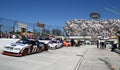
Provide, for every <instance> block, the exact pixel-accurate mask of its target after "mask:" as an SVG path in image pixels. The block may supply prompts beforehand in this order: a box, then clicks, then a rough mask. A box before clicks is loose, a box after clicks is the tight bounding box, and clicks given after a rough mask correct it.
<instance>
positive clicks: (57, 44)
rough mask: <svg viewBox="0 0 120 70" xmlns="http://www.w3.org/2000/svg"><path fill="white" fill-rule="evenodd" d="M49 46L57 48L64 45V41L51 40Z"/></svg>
mask: <svg viewBox="0 0 120 70" xmlns="http://www.w3.org/2000/svg"><path fill="white" fill-rule="evenodd" d="M48 46H49V47H50V48H51V49H57V48H60V47H62V46H63V43H62V42H60V41H59V40H53V41H50V42H49V44H48Z"/></svg>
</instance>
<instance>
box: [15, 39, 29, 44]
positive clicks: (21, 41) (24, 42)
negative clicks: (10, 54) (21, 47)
mask: <svg viewBox="0 0 120 70" xmlns="http://www.w3.org/2000/svg"><path fill="white" fill-rule="evenodd" d="M16 43H20V44H27V43H29V40H19V41H17V42H16Z"/></svg>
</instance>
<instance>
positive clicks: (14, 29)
mask: <svg viewBox="0 0 120 70" xmlns="http://www.w3.org/2000/svg"><path fill="white" fill-rule="evenodd" d="M16 24H17V20H15V22H14V25H13V34H14V33H15V25H16Z"/></svg>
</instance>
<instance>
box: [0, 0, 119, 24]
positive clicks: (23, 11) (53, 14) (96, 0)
mask: <svg viewBox="0 0 120 70" xmlns="http://www.w3.org/2000/svg"><path fill="white" fill-rule="evenodd" d="M104 8H110V9H111V8H112V9H116V10H117V11H118V12H120V0H0V17H5V18H9V19H13V20H18V21H24V22H30V23H36V22H38V21H39V22H42V23H44V24H46V25H55V26H65V25H66V24H65V21H67V20H73V19H90V17H89V14H90V13H91V12H98V13H99V14H101V19H119V18H120V15H119V13H117V14H116V13H113V12H110V11H108V10H105V9H104Z"/></svg>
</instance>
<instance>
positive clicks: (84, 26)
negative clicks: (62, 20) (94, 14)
mask: <svg viewBox="0 0 120 70" xmlns="http://www.w3.org/2000/svg"><path fill="white" fill-rule="evenodd" d="M66 24H67V25H66V26H65V27H64V29H65V31H66V33H67V35H68V36H93V35H102V34H103V33H104V34H107V35H115V33H116V31H117V30H118V29H120V19H107V20H83V19H75V20H70V21H67V22H66Z"/></svg>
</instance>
